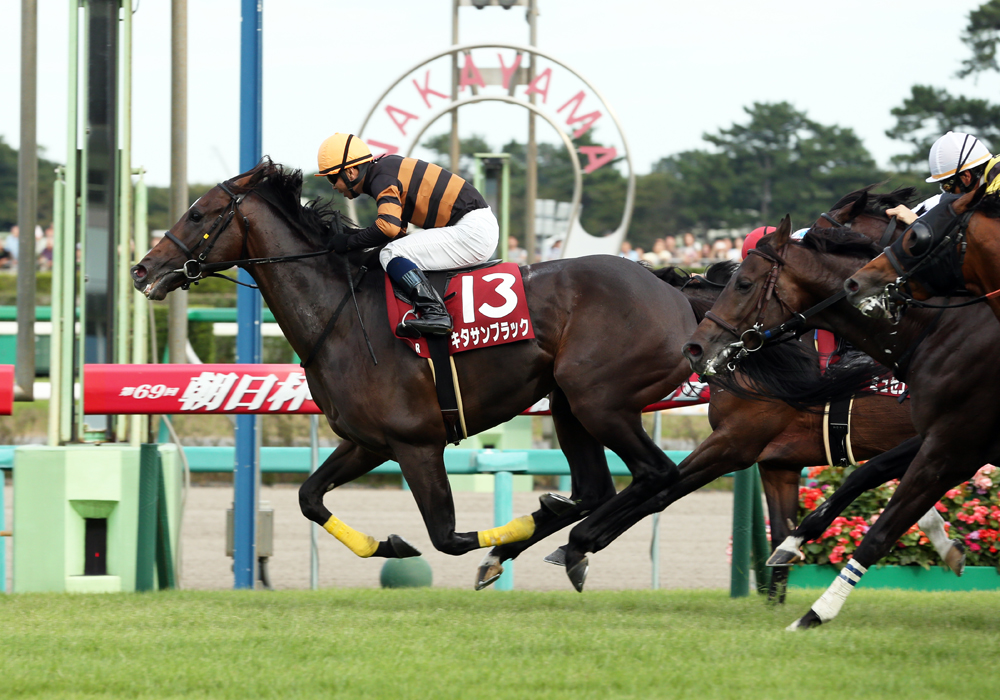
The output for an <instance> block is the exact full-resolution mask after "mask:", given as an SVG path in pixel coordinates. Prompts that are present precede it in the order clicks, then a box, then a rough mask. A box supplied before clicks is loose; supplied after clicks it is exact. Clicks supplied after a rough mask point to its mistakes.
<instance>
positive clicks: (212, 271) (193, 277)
mask: <svg viewBox="0 0 1000 700" xmlns="http://www.w3.org/2000/svg"><path fill="white" fill-rule="evenodd" d="M217 186H218V187H219V188H221V189H222V191H223V192H225V193H226V194H227V195H229V207H228V210H227V211H223V212H222V213H220V214H219V216H217V217H216V219H215V221H214V222H213V223H212V225H211V226H210V227H209V229H208V231H206V232H205V233H204V234H202V237H201V240H199V241H198V242H197V243H196V244H195V246H194V248H189V247H188V246H187V245H186V244H185V243H184V241H182V240H181V239H179V238H178V237H177V236H175V235H174V234H172V233H171V232H170V231H169V230H168V231H167V232H166V233H165V234H164V236H165V237H166V238H167V239H169V240H170V241H171V242H172V243H173V244H174V245H176V246H177V247H178V248H180V249H181V251H183V253H184V254H185V255H187V256H188V259H187V261H185V263H184V264H183V265H181V266H180V267H179V268H177V269H176V270H171V272H179V273H181V274H182V275H184V277H186V278H187V281H186V282H185V283H184V284H182V285H181V289H188V288H189V287H190V286H191V285H192V284H194V283H197V282H198V281H199V280H202V279H204V278H206V277H221V278H222V279H225V280H229V281H230V282H233V283H235V284H239V285H242V286H244V287H250V288H252V289H257V286H256V285H252V284H244V283H243V282H240V281H239V280H235V279H233V278H232V277H227V276H226V275H220V274H218V271H219V270H227V269H229V268H230V267H233V266H236V267H245V266H246V265H268V264H271V263H279V262H291V261H293V260H305V259H306V258H316V257H319V256H320V255H329V254H330V253H332V252H334V250H333V243H332V240H333V238H332V236H331V244H330V245H329V246H328V247H326V248H324V249H323V250H317V251H313V252H312V253H299V254H296V255H280V256H275V257H270V258H249V259H247V258H246V255H247V251H248V249H247V236H248V235H249V233H250V222H249V221H247V217H246V216H245V215H244V214H243V212H241V211H240V204H242V203H243V200H244V199H246V198H247V197H248V196H250V195H251V194H255V195H257V196H258V197H260V199H261V200H263V201H264V202H265V203H266V204H268V205H270V207H271V208H272V209H274V210H275V211H277V212H278V213H279V214H281V216H282V218H284V219H285V220H286V221H288V217H287V216H286V215H285V213H284V211H282V209H281V207H280V206H278V204H277V203H275V202H273V201H271V200H270V199H269V198H268V197H267V196H265V195H264V193H263V192H261V191H260V190H256V189H250V190H247V191H246V192H243V193H241V194H236V193H235V192H233V191H232V190H231V189H230V188H229V186H228V182H220V183H219V184H218V185H217ZM237 215H239V218H240V219H242V220H243V231H242V234H243V250H242V252H241V253H240V256H241V257H240V258H239V259H238V260H223V261H219V262H205V260H206V259H207V258H208V254H209V253H211V252H212V248H214V247H215V244H216V243H218V242H219V238H220V237H221V236H222V233H223V232H224V231H225V230H226V228H228V227H229V224H230V223H232V221H233V219H235V218H236V216H237ZM289 223H290V224H292V225H293V226H296V227H297V225H296V224H295V223H294V222H291V221H289ZM237 228H239V224H237ZM342 230H343V224H342V222H341V219H340V212H339V211H335V212H334V213H333V231H332V234H333V236H335V235H337V234H339V233H341V232H342ZM203 245H204V246H205V249H204V250H203V251H201V253H199V254H198V255H197V256H195V251H197V250H198V249H199V248H201V246H203Z"/></svg>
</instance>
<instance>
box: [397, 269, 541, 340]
mask: <svg viewBox="0 0 1000 700" xmlns="http://www.w3.org/2000/svg"><path fill="white" fill-rule="evenodd" d="M442 296H443V297H444V304H445V308H447V309H448V313H450V314H451V318H452V321H453V322H454V330H453V331H452V334H451V342H450V343H449V344H448V349H449V350H450V351H451V354H452V355H454V354H456V353H460V352H465V351H466V350H476V349H477V348H488V347H492V346H494V345H503V344H504V343H514V342H517V341H521V340H528V339H530V338H534V337H535V330H534V328H533V327H532V325H531V317H530V316H529V315H528V301H527V299H526V297H525V296H524V283H523V282H522V281H521V268H519V267H518V266H517V265H516V264H514V263H500V264H499V265H493V266H491V267H485V268H482V269H479V270H473V271H472V272H465V273H462V274H460V275H456V276H455V277H452V278H451V279H450V280H448V288H447V289H446V290H445V293H444V294H442ZM385 299H386V307H387V308H388V311H389V327H390V328H392V329H393V333H395V332H396V326H397V325H399V322H400V321H401V320H402V319H403V316H404V315H405V314H407V313H410V314H412V313H413V306H412V305H410V304H408V303H407V302H405V301H402V300H401V299H399V298H397V297H396V295H395V293H394V292H393V288H392V280H390V279H389V275H386V276H385ZM396 337H397V338H399V339H400V340H404V341H406V342H407V343H408V344H409V345H410V347H411V348H413V350H414V352H416V353H417V354H418V355H420V357H430V350H429V349H428V347H427V343H426V342H425V341H424V339H423V338H416V339H414V338H403V337H401V336H398V335H397V336H396Z"/></svg>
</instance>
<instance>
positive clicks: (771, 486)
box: [759, 462, 799, 603]
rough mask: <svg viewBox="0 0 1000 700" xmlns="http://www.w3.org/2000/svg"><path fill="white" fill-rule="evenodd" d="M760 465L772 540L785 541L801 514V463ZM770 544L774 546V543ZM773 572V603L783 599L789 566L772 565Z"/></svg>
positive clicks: (770, 587)
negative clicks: (786, 466) (798, 464)
mask: <svg viewBox="0 0 1000 700" xmlns="http://www.w3.org/2000/svg"><path fill="white" fill-rule="evenodd" d="M759 466H760V476H761V483H762V485H763V487H764V498H766V499H767V512H768V518H769V520H770V523H771V542H772V543H773V542H783V541H784V540H785V537H786V536H787V535H788V533H789V529H790V528H789V523H794V522H795V520H796V519H797V518H798V510H799V467H795V468H793V469H788V468H783V467H779V466H771V465H770V464H769V463H767V462H760V463H759ZM771 548H772V550H773V549H774V546H773V544H772V546H771ZM770 574H771V582H770V584H769V586H768V591H767V599H768V601H769V602H772V603H784V602H785V593H786V592H787V590H788V567H779V568H774V569H771V570H770Z"/></svg>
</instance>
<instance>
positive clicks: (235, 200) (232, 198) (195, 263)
mask: <svg viewBox="0 0 1000 700" xmlns="http://www.w3.org/2000/svg"><path fill="white" fill-rule="evenodd" d="M218 187H219V188H221V189H222V191H223V192H225V193H226V194H227V195H229V207H228V209H227V210H226V211H223V212H222V213H220V214H219V216H218V217H216V219H215V221H214V222H213V223H212V225H211V226H210V227H209V229H208V231H207V232H205V233H204V234H203V235H202V237H201V240H199V241H198V243H196V244H195V246H194V247H193V248H189V247H188V246H187V245H186V244H185V243H184V241H182V240H180V239H179V238H177V236H175V235H174V234H172V233H171V232H170V231H169V230H168V231H167V232H166V234H164V235H165V237H166V238H168V239H169V240H170V241H171V242H172V243H173V244H174V245H176V246H177V247H178V248H180V249H181V250H182V251H183V252H184V254H185V255H187V256H188V260H187V261H185V263H184V264H183V265H181V267H179V268H178V269H176V270H172V272H179V273H181V274H183V275H184V277H185V278H187V281H186V282H185V283H184V284H182V285H181V289H188V288H189V287H190V286H191V285H192V284H196V283H197V282H198V281H199V280H202V279H204V278H205V277H221V278H222V279H225V280H229V281H230V282H233V283H234V284H239V285H242V286H244V287H250V288H251V289H258V287H257V285H254V284H246V283H244V282H240V281H239V280H236V279H233V278H232V277H228V276H226V275H222V274H219V272H218V271H219V270H226V269H228V268H230V267H233V266H234V265H235V266H237V267H245V266H246V265H267V264H271V263H279V262H291V261H294V260H305V259H306V258H316V257H319V256H321V255H329V254H330V253H332V252H334V249H333V243H332V241H333V236H336V235H337V234H340V233H342V230H343V225H342V222H341V219H340V212H339V211H335V212H334V213H333V236H331V239H330V240H331V243H330V245H329V246H328V247H327V248H324V249H323V250H318V251H313V252H311V253H299V254H296V255H281V256H275V257H270V258H250V259H247V258H246V255H247V254H248V248H247V237H248V236H249V234H250V222H249V221H248V220H247V217H246V216H245V215H244V214H243V212H241V211H240V204H242V203H243V200H244V199H246V198H247V197H248V196H249V195H251V194H255V195H257V196H258V197H260V198H261V200H263V201H264V202H265V203H266V204H268V205H269V206H270V207H271V208H272V209H274V210H275V211H277V212H278V213H279V214H280V215H281V216H282V218H284V219H285V220H286V221H288V223H290V224H292V225H293V226H296V227H298V226H297V225H296V224H295V223H294V222H292V221H289V219H288V216H287V215H286V214H285V212H284V211H283V210H282V208H281V207H280V206H278V204H277V203H275V202H273V201H271V200H270V199H269V198H268V197H267V196H266V195H265V194H264V193H263V192H261V191H259V190H256V189H249V190H247V191H246V192H243V193H241V194H236V193H235V192H233V191H232V190H231V189H230V188H229V183H228V182H220V183H219V184H218ZM237 215H238V216H239V218H241V219H242V220H243V231H242V234H243V249H242V252H241V258H240V259H239V260H226V261H220V262H205V261H206V259H207V258H208V254H209V253H211V252H212V248H214V247H215V244H216V243H218V242H219V238H220V236H221V235H222V233H223V232H224V231H225V230H226V228H227V227H228V226H229V224H230V223H232V221H233V219H235V218H236V216H237ZM237 228H239V224H237ZM203 245H204V246H205V249H204V250H202V251H201V252H200V253H198V255H197V256H196V255H195V252H196V251H197V250H198V249H199V248H201V246H203ZM344 267H345V270H346V272H347V281H348V286H349V290H348V292H347V293H346V294H345V295H344V298H343V299H341V301H340V304H339V305H338V306H337V308H336V310H335V311H334V312H333V315H332V316H331V317H330V320H329V321H328V322H327V324H326V326H325V327H324V328H323V330H322V332H321V333H320V335H319V337H318V338H317V340H316V342H315V343H314V344H313V349H312V352H310V353H309V355H308V356H307V357H306V359H305V360H304V361H303V362H301V363H300V364H299V366H300V367H302V368H303V369H305V368H306V367H308V366H309V365H310V364H311V363H312V361H313V360H314V359H315V358H316V355H317V353H318V352H319V349H320V346H321V345H322V343H323V341H324V340H325V339H326V337H327V336H328V335H329V334H330V333H331V332H332V331H333V327H334V324H336V322H337V319H338V318H339V317H340V314H341V312H342V311H343V310H344V307H345V306H346V304H347V301H348V299H349V298H353V299H354V308H355V309H356V310H357V313H358V322H359V323H360V324H361V331H362V333H364V336H365V342H366V343H367V344H368V352H369V353H370V354H371V358H372V360H373V361H374V363H375V364H376V365H377V364H378V360H377V359H376V358H375V351H374V350H373V349H372V344H371V341H370V340H369V339H368V331H367V330H366V329H365V324H364V321H363V320H362V319H361V309H360V308H359V307H358V299H357V296H356V295H355V293H354V291H355V289H357V287H358V285H359V284H361V279H362V278H363V277H364V275H365V273H366V272H367V271H368V268H367V267H365V266H361V268H360V269H359V270H358V275H357V277H356V278H353V277H352V275H351V269H350V262H349V261H348V260H347V258H346V257H345V258H344Z"/></svg>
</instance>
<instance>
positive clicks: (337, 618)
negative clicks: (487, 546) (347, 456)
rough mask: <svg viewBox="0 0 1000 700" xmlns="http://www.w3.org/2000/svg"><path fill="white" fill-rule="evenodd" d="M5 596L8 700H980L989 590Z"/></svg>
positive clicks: (998, 643)
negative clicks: (820, 610)
mask: <svg viewBox="0 0 1000 700" xmlns="http://www.w3.org/2000/svg"><path fill="white" fill-rule="evenodd" d="M818 593H819V591H816V590H813V591H806V592H803V591H793V592H792V593H791V594H790V595H789V599H790V600H789V603H788V605H786V606H785V607H783V608H775V607H768V606H766V605H764V604H763V603H762V602H761V600H760V599H759V598H756V597H751V598H745V599H740V600H730V599H729V598H728V597H727V595H726V594H725V592H722V591H659V592H655V591H643V592H617V593H615V592H592V593H584V594H583V595H579V594H576V593H573V592H562V593H526V592H524V593H522V592H512V593H500V592H496V591H488V592H480V593H476V592H473V591H450V590H448V591H446V590H417V591H399V590H396V591H388V590H386V591H382V590H325V591H320V592H278V593H267V592H239V593H237V592H211V593H209V592H169V593H157V594H145V595H139V594H123V595H78V596H69V595H41V594H27V595H7V596H3V595H0V698H4V699H7V698H15V697H16V698H20V697H50V698H83V697H88V698H91V697H107V698H111V697H116V698H168V697H205V698H241V699H245V698H254V699H256V698H272V697H273V698H300V697H301V698H327V697H338V698H341V697H343V698H394V699H395V698H435V699H436V698H476V699H477V700H479V699H483V700H493V699H494V698H532V699H533V700H534V699H536V698H573V699H574V700H576V699H578V698H609V697H626V698H661V697H662V698H670V697H690V698H740V699H741V700H746V699H751V698H768V699H769V700H772V699H777V698H808V699H810V700H812V699H815V698H851V699H852V700H856V699H857V698H887V697H895V698H920V699H921V700H929V699H931V698H952V697H963V698H987V697H996V694H997V666H996V663H997V658H998V650H1000V593H903V592H895V591H866V590H860V591H856V592H855V593H854V594H853V595H852V596H851V599H850V601H849V602H848V604H847V606H846V608H845V610H844V611H843V612H842V613H841V615H840V617H839V618H838V619H837V620H836V621H835V622H834V623H832V624H830V625H828V626H825V627H822V628H820V629H817V630H810V631H805V632H794V633H792V632H785V631H784V627H785V626H786V625H787V624H788V623H790V622H791V621H792V620H793V619H794V618H795V617H797V616H798V615H800V614H802V613H804V612H805V611H806V610H807V609H808V606H809V604H810V603H811V602H812V601H813V600H814V599H815V598H816V596H817V595H818Z"/></svg>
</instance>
